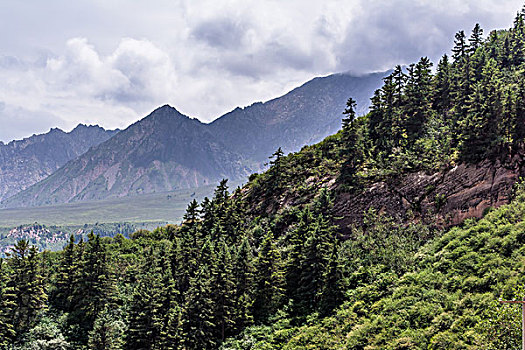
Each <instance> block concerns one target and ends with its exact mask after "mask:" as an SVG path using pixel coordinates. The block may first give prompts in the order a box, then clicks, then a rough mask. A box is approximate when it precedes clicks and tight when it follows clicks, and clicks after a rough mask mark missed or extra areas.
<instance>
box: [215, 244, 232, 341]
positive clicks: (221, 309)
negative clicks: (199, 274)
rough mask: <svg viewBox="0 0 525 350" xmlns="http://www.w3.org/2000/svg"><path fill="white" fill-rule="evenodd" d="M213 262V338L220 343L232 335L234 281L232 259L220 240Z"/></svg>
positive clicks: (226, 247)
mask: <svg viewBox="0 0 525 350" xmlns="http://www.w3.org/2000/svg"><path fill="white" fill-rule="evenodd" d="M215 250H216V254H215V261H214V262H213V264H212V266H211V296H212V301H213V306H214V312H213V321H212V322H213V324H215V327H216V330H215V338H216V339H219V340H220V341H221V342H222V341H224V339H225V338H226V337H227V336H229V335H231V334H233V331H232V329H233V327H234V325H235V309H234V308H235V306H236V305H235V301H234V297H235V293H236V291H235V281H234V279H233V277H234V276H233V273H232V259H231V255H230V251H229V248H228V246H227V245H226V242H225V241H224V240H223V239H221V240H220V241H219V242H218V244H217V245H216V246H215Z"/></svg>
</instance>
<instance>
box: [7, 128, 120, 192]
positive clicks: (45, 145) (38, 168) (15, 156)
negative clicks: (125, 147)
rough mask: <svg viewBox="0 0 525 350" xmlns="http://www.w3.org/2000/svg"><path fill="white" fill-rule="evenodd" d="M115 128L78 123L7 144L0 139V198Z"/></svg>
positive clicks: (101, 139) (49, 171) (47, 172)
mask: <svg viewBox="0 0 525 350" xmlns="http://www.w3.org/2000/svg"><path fill="white" fill-rule="evenodd" d="M117 132H118V130H104V129H103V128H101V127H99V126H86V125H83V124H79V125H78V126H77V127H76V128H75V129H73V130H72V131H70V132H64V131H62V130H60V129H51V130H50V131H49V132H48V133H46V134H41V135H33V136H31V137H28V138H25V139H23V140H15V141H11V142H9V143H8V144H4V143H2V142H0V200H2V199H5V198H8V197H10V196H12V195H14V194H16V193H18V192H20V191H22V190H25V189H26V188H28V187H29V186H31V185H33V184H35V183H37V182H38V181H41V180H43V179H45V178H46V177H47V176H49V175H50V174H52V173H53V172H55V171H56V170H57V169H59V168H60V167H61V166H63V165H64V164H66V163H67V162H68V161H70V160H71V159H74V158H76V157H78V156H79V155H81V154H83V153H85V152H86V151H87V150H88V149H89V148H90V147H93V146H96V145H98V144H100V143H101V142H104V141H106V140H107V139H109V138H110V137H112V136H113V135H115V134H116V133H117Z"/></svg>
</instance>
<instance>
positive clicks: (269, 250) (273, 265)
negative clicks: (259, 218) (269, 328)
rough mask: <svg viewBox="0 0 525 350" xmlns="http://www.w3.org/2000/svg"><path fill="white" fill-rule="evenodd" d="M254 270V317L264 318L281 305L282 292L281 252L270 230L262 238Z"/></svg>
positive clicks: (257, 318)
mask: <svg viewBox="0 0 525 350" xmlns="http://www.w3.org/2000/svg"><path fill="white" fill-rule="evenodd" d="M255 271H256V273H255V283H256V292H255V293H256V294H255V300H254V317H255V319H256V320H264V319H265V318H266V317H268V316H269V315H271V314H273V313H274V312H275V311H277V309H278V308H279V307H280V306H281V304H282V300H283V293H284V273H283V269H282V261H281V254H280V252H279V250H278V249H277V247H276V246H275V243H274V239H273V234H272V232H271V231H267V232H266V235H265V236H264V238H263V241H262V243H261V247H260V248H259V254H258V256H257V260H256V262H255Z"/></svg>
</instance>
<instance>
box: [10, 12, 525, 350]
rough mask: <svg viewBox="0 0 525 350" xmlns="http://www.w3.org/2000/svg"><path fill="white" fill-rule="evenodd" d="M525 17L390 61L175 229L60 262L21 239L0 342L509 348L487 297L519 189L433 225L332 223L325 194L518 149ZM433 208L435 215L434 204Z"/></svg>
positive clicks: (512, 242)
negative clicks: (335, 121)
mask: <svg viewBox="0 0 525 350" xmlns="http://www.w3.org/2000/svg"><path fill="white" fill-rule="evenodd" d="M523 16H524V15H523V13H520V14H518V17H517V18H516V21H515V24H514V27H513V28H512V29H511V30H510V31H499V32H492V33H491V34H490V35H489V38H488V39H486V40H485V39H483V37H482V29H481V28H480V27H479V26H478V25H477V26H476V27H475V28H474V30H473V32H472V35H471V37H470V38H469V39H467V37H466V36H465V34H464V32H459V33H458V34H457V35H456V37H455V46H454V48H453V54H452V62H449V59H448V57H447V56H444V57H443V58H442V59H441V61H440V62H439V64H438V67H437V70H436V73H435V74H432V73H431V66H432V63H431V62H430V61H429V60H428V59H427V58H422V59H421V60H420V61H419V62H417V63H415V64H412V65H410V66H409V67H408V68H407V69H406V70H404V69H402V68H401V67H400V66H398V67H396V68H395V69H394V71H393V72H392V74H391V75H390V76H388V77H386V78H385V84H384V86H383V87H382V88H381V89H379V90H378V91H377V92H376V93H375V95H374V97H373V98H372V107H371V111H370V113H369V114H368V115H367V116H365V117H361V118H358V117H357V116H356V113H355V102H354V100H353V99H349V100H348V103H347V109H346V110H345V112H344V114H345V119H344V120H343V129H342V130H341V131H340V132H339V133H338V134H337V135H334V136H332V137H329V138H327V139H326V140H324V141H323V142H321V143H319V144H318V145H314V146H308V147H305V148H304V149H303V150H302V151H301V152H299V153H296V154H291V155H288V156H284V155H283V152H282V150H280V149H279V150H277V151H276V152H275V153H274V154H273V155H272V157H271V159H272V161H271V164H270V165H271V168H270V169H269V170H268V171H267V172H265V173H262V174H260V175H257V176H253V177H252V178H251V182H250V183H249V184H248V185H246V186H245V187H244V188H243V189H242V190H236V191H234V192H233V193H231V192H230V191H229V189H228V182H227V181H226V180H223V181H221V182H220V183H219V185H218V186H217V188H216V189H215V191H214V193H213V196H212V197H210V198H204V200H202V201H201V202H200V203H199V202H197V201H196V200H194V201H192V202H191V203H190V204H189V205H188V207H187V210H186V213H185V215H184V216H183V221H182V223H181V225H180V226H174V225H168V226H166V227H161V228H158V229H155V230H153V231H148V230H138V231H136V232H134V233H133V234H131V235H130V239H126V238H125V237H124V236H123V235H119V236H115V238H109V237H101V236H100V235H98V234H94V233H91V234H89V235H88V237H87V241H84V239H82V238H81V237H75V236H71V237H70V240H69V243H68V244H67V245H65V247H64V249H63V250H62V251H60V252H58V253H49V252H42V253H41V254H38V253H37V250H36V249H35V248H34V247H30V244H29V242H28V241H26V240H21V241H19V242H18V243H17V244H16V245H15V246H14V248H13V251H12V252H11V253H10V254H9V256H8V257H7V259H5V260H3V259H2V260H0V277H1V278H0V348H5V347H7V346H11V345H13V344H14V346H19V347H22V348H24V347H28V346H30V347H29V348H39V347H38V346H40V348H53V347H52V346H55V345H51V344H58V345H56V346H58V347H56V348H58V349H62V348H64V349H65V348H68V347H70V348H80V349H82V348H93V349H152V350H153V349H217V348H222V349H297V348H301V349H337V348H341V349H445V348H446V349H479V348H486V349H496V348H497V349H505V348H513V347H515V346H516V344H517V343H516V342H517V334H518V331H517V330H518V328H517V325H516V316H518V314H517V313H518V312H519V310H518V311H516V310H517V308H515V307H514V308H513V307H512V306H501V305H499V304H498V303H497V302H496V301H497V298H498V297H502V298H507V299H508V298H512V297H519V298H522V297H523V290H522V289H519V290H518V292H514V289H515V287H516V286H518V287H519V286H523V283H525V279H524V278H523V277H522V274H523V270H524V268H525V246H524V243H525V234H524V232H525V224H524V223H523V218H524V217H525V195H524V194H523V189H522V187H523V186H517V189H516V195H515V198H514V200H513V202H512V204H510V205H507V206H504V207H500V208H499V209H494V210H490V211H487V213H485V214H486V215H485V217H484V218H483V219H481V220H479V221H476V220H467V221H466V222H464V223H463V224H462V226H458V227H455V228H452V229H450V230H449V231H447V232H440V231H438V230H437V229H435V228H432V227H428V226H425V225H423V224H420V223H415V222H413V223H405V224H401V223H399V222H397V221H395V220H394V219H393V218H389V217H386V216H384V215H383V214H382V213H381V211H379V210H373V209H371V210H369V211H368V212H367V213H365V216H364V219H363V221H362V222H361V223H360V224H359V225H355V226H352V227H345V230H341V229H340V228H339V227H337V226H336V225H334V223H335V222H336V221H337V220H336V218H334V216H333V212H334V208H333V197H334V195H336V194H338V193H339V194H340V192H344V191H360V190H363V189H364V188H365V186H366V184H367V181H370V180H377V179H384V178H385V177H386V176H393V175H395V174H397V173H400V172H406V171H413V170H435V169H436V168H438V167H441V166H450V165H453V164H454V163H456V162H458V161H466V162H471V161H478V160H480V159H485V158H489V159H490V158H494V157H497V156H498V154H499V151H500V150H503V151H504V152H505V153H503V154H505V155H508V154H512V153H513V152H517V150H519V147H522V143H523V137H524V136H525V133H524V130H525V129H524V128H525V127H523V124H524V123H523V122H524V120H523V118H525V117H524V115H525V111H524V110H522V109H523V108H524V107H523V101H524V98H525V81H524V80H523V76H524V75H523V71H524V70H525V67H523V64H525V63H524V62H525V59H524V57H523V53H524V52H525V49H524V46H523V45H524V40H523V35H522V34H524V33H525V25H524V24H523V22H524V18H523ZM425 191H426V192H428V193H427V194H429V193H432V192H433V189H432V188H427V189H425ZM434 203H435V206H436V209H437V210H442V209H443V208H444V207H445V205H446V203H445V197H444V195H441V194H437V195H435V197H434ZM520 288H521V287H520ZM513 293H514V294H513ZM47 295H49V299H48V298H47ZM49 315H58V316H53V317H54V318H53V317H51V316H49ZM46 342H47V343H46ZM53 342H54V343H53ZM35 344H46V345H45V346H44V345H35ZM46 346H47V347H46Z"/></svg>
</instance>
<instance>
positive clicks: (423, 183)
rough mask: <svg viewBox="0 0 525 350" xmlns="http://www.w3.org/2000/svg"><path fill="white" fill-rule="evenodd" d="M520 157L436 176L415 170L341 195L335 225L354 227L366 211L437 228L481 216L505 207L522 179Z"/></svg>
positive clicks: (464, 166)
mask: <svg viewBox="0 0 525 350" xmlns="http://www.w3.org/2000/svg"><path fill="white" fill-rule="evenodd" d="M524 154H525V153H524V152H520V153H519V154H515V155H513V156H508V157H505V158H502V159H497V160H485V161H483V162H481V163H478V164H466V163H461V164H458V165H456V166H454V167H452V168H448V169H445V170H442V171H440V172H437V173H434V174H428V173H425V172H415V173H411V174H407V175H403V176H400V177H397V178H395V179H390V180H386V181H381V182H377V183H373V184H372V185H371V186H367V188H366V189H365V190H364V191H362V192H359V193H342V194H340V195H339V196H338V197H337V198H336V201H335V213H336V217H339V218H340V219H339V222H338V223H339V225H340V226H341V227H342V228H348V227H350V226H352V225H358V224H359V223H360V222H361V221H362V219H363V215H364V213H365V212H366V211H367V210H369V209H370V208H374V209H375V210H377V211H379V212H381V213H384V214H386V215H389V216H392V217H394V218H396V219H397V220H399V221H403V222H408V221H419V222H425V223H430V222H433V223H436V224H437V225H438V226H441V227H449V226H453V225H457V224H460V223H461V222H463V221H464V220H465V219H468V218H479V217H481V216H483V214H484V213H485V212H486V211H487V210H489V209H490V208H496V207H499V206H501V205H504V204H507V203H509V201H510V199H511V197H512V194H513V192H514V188H515V184H516V183H517V182H518V180H519V179H520V177H522V176H523V175H525V168H524Z"/></svg>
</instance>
